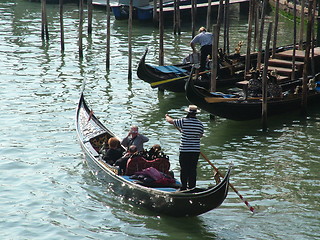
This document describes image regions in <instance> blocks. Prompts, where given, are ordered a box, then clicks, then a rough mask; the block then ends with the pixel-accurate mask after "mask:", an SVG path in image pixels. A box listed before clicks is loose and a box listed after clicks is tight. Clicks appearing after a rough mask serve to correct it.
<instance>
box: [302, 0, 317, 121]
mask: <svg viewBox="0 0 320 240" xmlns="http://www.w3.org/2000/svg"><path fill="white" fill-rule="evenodd" d="M313 1H314V0H309V4H308V25H307V39H306V50H305V57H304V65H303V84H302V102H301V107H302V108H301V113H302V114H303V115H305V114H306V113H307V94H308V75H309V66H310V65H309V63H310V45H311V31H312V16H313V14H312V8H313Z"/></svg>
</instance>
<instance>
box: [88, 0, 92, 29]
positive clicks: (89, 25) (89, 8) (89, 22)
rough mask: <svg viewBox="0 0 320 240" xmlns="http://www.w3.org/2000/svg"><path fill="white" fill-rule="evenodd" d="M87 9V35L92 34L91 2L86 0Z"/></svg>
mask: <svg viewBox="0 0 320 240" xmlns="http://www.w3.org/2000/svg"><path fill="white" fill-rule="evenodd" d="M87 8H88V35H91V34H92V0H87Z"/></svg>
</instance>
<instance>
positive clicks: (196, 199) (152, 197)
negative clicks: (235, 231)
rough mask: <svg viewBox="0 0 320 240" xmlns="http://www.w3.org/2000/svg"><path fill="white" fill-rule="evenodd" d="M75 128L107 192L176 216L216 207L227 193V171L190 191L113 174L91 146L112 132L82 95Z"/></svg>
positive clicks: (88, 158)
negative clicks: (167, 188)
mask: <svg viewBox="0 0 320 240" xmlns="http://www.w3.org/2000/svg"><path fill="white" fill-rule="evenodd" d="M76 128H77V134H78V138H79V141H80V145H81V148H82V149H83V152H84V154H85V158H86V162H87V163H88V165H89V167H90V169H91V171H92V173H93V174H94V175H95V176H96V177H97V178H98V179H100V180H101V181H103V182H104V183H105V185H106V187H107V189H108V191H109V192H112V193H114V194H115V195H117V196H120V197H123V198H124V199H126V200H128V201H130V202H131V203H134V204H136V205H137V206H141V207H144V208H147V209H149V210H151V211H153V212H155V213H158V214H166V215H170V216H175V217H183V216H197V215H199V214H202V213H205V212H208V211H210V210H212V209H214V208H217V207H219V206H220V205H221V204H222V202H223V201H224V200H225V198H226V197H227V194H228V185H229V177H230V171H231V169H229V170H228V172H227V174H226V176H225V177H224V179H223V180H222V181H221V182H220V183H219V184H218V185H216V186H215V187H210V188H208V189H194V190H193V191H192V192H179V191H172V192H170V191H163V190H161V189H156V188H149V187H145V186H142V185H140V184H137V183H134V182H132V181H131V180H129V179H128V178H125V177H123V176H120V175H117V174H116V169H115V168H114V167H112V166H109V165H107V164H106V163H104V162H103V161H102V160H101V158H100V156H99V154H98V153H97V152H96V150H95V149H94V148H93V146H92V144H91V140H92V139H95V137H96V136H100V135H108V136H114V134H113V133H112V132H111V131H109V130H108V129H107V128H106V127H105V126H104V125H102V123H101V122H100V121H99V120H98V119H97V118H96V117H95V116H94V115H92V112H90V110H89V109H88V107H87V105H86V103H85V101H84V97H83V95H81V98H80V101H79V105H78V108H77V115H76Z"/></svg>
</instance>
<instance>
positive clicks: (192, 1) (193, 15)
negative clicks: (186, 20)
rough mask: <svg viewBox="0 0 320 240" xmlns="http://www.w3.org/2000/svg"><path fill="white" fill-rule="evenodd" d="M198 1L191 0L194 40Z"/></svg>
mask: <svg viewBox="0 0 320 240" xmlns="http://www.w3.org/2000/svg"><path fill="white" fill-rule="evenodd" d="M196 7H197V3H196V0H191V28H192V38H194V36H195V35H196V17H197V16H196V14H197V13H196Z"/></svg>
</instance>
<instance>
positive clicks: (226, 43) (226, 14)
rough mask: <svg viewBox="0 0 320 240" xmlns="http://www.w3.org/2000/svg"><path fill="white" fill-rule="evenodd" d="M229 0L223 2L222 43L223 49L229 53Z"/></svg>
mask: <svg viewBox="0 0 320 240" xmlns="http://www.w3.org/2000/svg"><path fill="white" fill-rule="evenodd" d="M229 5H230V1H229V0H225V4H224V21H223V22H224V31H223V33H224V38H223V39H224V41H223V42H224V44H223V51H224V52H225V53H227V54H228V55H229V53H230V51H229V9H230V6H229Z"/></svg>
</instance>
